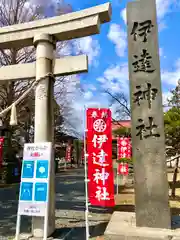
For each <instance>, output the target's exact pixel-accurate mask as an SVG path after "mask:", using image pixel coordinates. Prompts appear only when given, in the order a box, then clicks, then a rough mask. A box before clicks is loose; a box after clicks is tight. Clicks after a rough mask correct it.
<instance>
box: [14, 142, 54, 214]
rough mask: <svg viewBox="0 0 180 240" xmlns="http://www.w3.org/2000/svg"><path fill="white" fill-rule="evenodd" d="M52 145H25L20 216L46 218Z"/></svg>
mask: <svg viewBox="0 0 180 240" xmlns="http://www.w3.org/2000/svg"><path fill="white" fill-rule="evenodd" d="M51 157H52V144H51V143H48V142H46V143H27V144H25V145H24V153H23V164H22V174H21V184H20V194H19V205H18V214H19V215H28V216H45V214H46V212H47V208H48V190H49V175H50V160H51Z"/></svg>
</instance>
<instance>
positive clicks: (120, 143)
mask: <svg viewBox="0 0 180 240" xmlns="http://www.w3.org/2000/svg"><path fill="white" fill-rule="evenodd" d="M117 147H118V160H119V159H121V158H131V139H130V138H127V137H122V138H118V139H117Z"/></svg>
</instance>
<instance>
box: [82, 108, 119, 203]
mask: <svg viewBox="0 0 180 240" xmlns="http://www.w3.org/2000/svg"><path fill="white" fill-rule="evenodd" d="M86 114H87V115H86V117H87V154H88V180H89V182H88V193H89V201H90V203H91V204H92V205H94V206H102V207H113V206H114V204H115V203H114V174H113V166H112V129H111V111H110V109H99V108H89V109H87V112H86Z"/></svg>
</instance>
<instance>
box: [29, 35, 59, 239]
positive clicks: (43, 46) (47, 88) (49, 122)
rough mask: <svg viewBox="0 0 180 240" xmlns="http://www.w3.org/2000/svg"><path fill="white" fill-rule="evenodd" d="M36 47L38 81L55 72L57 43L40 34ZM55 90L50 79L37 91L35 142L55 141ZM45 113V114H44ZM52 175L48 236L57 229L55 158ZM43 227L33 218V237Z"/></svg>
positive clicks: (39, 233) (39, 219)
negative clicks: (55, 214)
mask: <svg viewBox="0 0 180 240" xmlns="http://www.w3.org/2000/svg"><path fill="white" fill-rule="evenodd" d="M34 45H35V47H36V79H40V78H41V77H43V76H46V75H47V74H48V73H51V72H53V62H54V59H55V58H54V50H55V48H56V42H55V40H54V38H53V36H51V35H48V34H40V35H36V36H35V37H34ZM53 89H54V80H53V79H52V78H50V77H47V79H45V80H43V81H40V83H39V84H38V86H37V87H36V90H35V103H36V107H35V131H34V142H53V140H54V127H53V123H54V119H53V118H54V117H53V116H54V113H53V96H54V94H53ZM42 112H43V114H42ZM51 169H52V171H51V174H50V189H51V194H50V199H49V214H48V215H49V219H48V235H50V234H51V233H53V231H54V229H55V216H54V213H55V184H54V181H55V176H54V158H51ZM43 225H44V222H43V221H42V218H41V217H33V218H32V231H33V236H35V237H42V236H43Z"/></svg>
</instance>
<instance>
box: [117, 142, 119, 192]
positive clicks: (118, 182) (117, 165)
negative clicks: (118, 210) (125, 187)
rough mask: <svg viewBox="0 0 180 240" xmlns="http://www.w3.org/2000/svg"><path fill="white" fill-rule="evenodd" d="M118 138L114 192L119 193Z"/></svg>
mask: <svg viewBox="0 0 180 240" xmlns="http://www.w3.org/2000/svg"><path fill="white" fill-rule="evenodd" d="M118 147H119V144H118V138H117V163H116V194H117V195H118V194H119V179H118Z"/></svg>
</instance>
